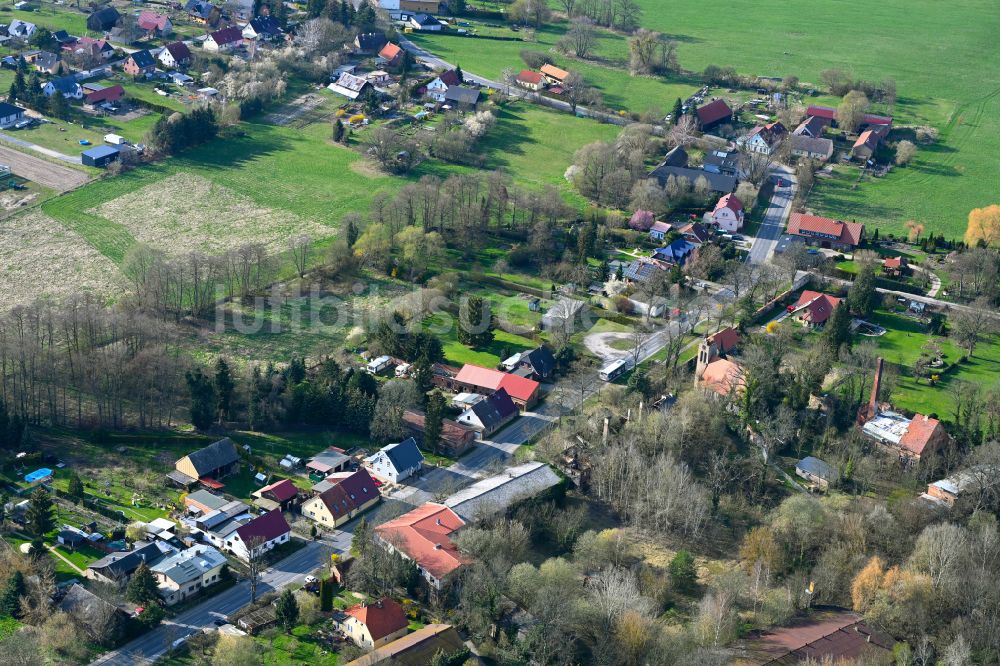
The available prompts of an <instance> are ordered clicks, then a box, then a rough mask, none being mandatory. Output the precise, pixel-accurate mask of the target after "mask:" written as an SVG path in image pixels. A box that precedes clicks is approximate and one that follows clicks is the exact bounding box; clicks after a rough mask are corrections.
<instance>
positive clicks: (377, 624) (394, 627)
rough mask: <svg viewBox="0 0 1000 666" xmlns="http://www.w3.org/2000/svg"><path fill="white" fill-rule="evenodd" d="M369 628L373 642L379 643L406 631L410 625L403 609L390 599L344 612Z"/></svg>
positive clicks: (385, 598) (354, 607)
mask: <svg viewBox="0 0 1000 666" xmlns="http://www.w3.org/2000/svg"><path fill="white" fill-rule="evenodd" d="M344 612H345V613H347V614H348V615H350V616H351V617H353V618H355V619H357V620H358V621H359V622H360V623H361V624H363V625H365V626H366V627H368V633H369V634H371V637H372V640H373V641H378V640H381V639H383V638H385V637H386V636H388V635H389V634H394V633H396V632H397V631H399V630H400V629H405V628H406V626H407V625H408V624H409V623H410V622H409V620H407V619H406V613H404V612H403V607H402V606H400V605H399V604H397V603H396V602H395V601H393V600H392V599H390V598H389V597H382V598H381V599H380V600H378V601H377V602H375V603H373V604H358V605H356V606H351V607H350V608H348V609H347V610H346V611H344Z"/></svg>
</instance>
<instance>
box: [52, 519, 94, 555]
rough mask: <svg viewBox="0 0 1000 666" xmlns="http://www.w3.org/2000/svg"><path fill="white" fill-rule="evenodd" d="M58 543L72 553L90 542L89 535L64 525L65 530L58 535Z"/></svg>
mask: <svg viewBox="0 0 1000 666" xmlns="http://www.w3.org/2000/svg"><path fill="white" fill-rule="evenodd" d="M56 543H58V544H59V545H61V546H66V547H67V548H69V549H70V550H71V551H72V550H76V549H77V548H79V547H80V546H82V545H83V544H86V543H89V542H88V540H87V535H86V534H84V533H83V531H82V530H78V529H76V528H75V527H71V526H69V525H63V528H62V529H61V530H59V533H58V534H56Z"/></svg>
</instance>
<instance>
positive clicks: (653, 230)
mask: <svg viewBox="0 0 1000 666" xmlns="http://www.w3.org/2000/svg"><path fill="white" fill-rule="evenodd" d="M672 229H673V227H672V226H670V225H669V224H667V223H666V222H654V223H653V226H651V227H650V228H649V237H650V238H651V239H653V240H655V241H662V240H663V239H664V238H665V237H666V235H667V234H669V233H670V232H671V230H672Z"/></svg>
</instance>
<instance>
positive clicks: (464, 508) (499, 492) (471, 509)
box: [444, 462, 561, 522]
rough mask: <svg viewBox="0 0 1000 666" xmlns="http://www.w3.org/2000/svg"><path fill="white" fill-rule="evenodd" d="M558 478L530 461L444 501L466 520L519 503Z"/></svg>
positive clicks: (544, 465)
mask: <svg viewBox="0 0 1000 666" xmlns="http://www.w3.org/2000/svg"><path fill="white" fill-rule="evenodd" d="M560 481H561V479H560V478H559V475H558V474H556V473H555V472H554V471H553V470H552V468H551V467H549V466H548V465H546V464H545V463H540V462H529V463H524V464H523V465H516V466H514V467H510V468H508V469H506V470H504V471H503V472H502V473H500V474H497V475H496V476H491V477H489V478H488V479H483V480H482V481H477V482H476V483H474V484H472V485H471V486H469V487H468V488H465V489H463V490H460V491H458V492H457V493H455V494H454V495H452V496H451V497H449V498H448V499H446V500H445V501H444V505H445V506H447V507H448V508H450V509H451V510H452V511H454V512H455V513H457V514H458V515H459V516H460V517H461V518H462V519H464V520H466V521H469V522H471V521H473V520H477V519H479V518H484V517H488V516H490V515H493V514H497V513H502V512H504V511H506V510H507V509H508V508H510V507H511V506H512V505H514V504H516V503H517V502H520V501H522V500H525V499H528V498H530V497H534V496H536V495H538V494H539V493H542V492H544V491H546V490H548V489H549V488H552V487H554V486H557V485H559V483H560Z"/></svg>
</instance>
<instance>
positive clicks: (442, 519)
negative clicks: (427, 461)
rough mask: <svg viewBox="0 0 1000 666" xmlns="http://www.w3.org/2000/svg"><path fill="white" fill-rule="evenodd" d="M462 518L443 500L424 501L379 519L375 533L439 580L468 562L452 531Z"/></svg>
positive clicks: (458, 526)
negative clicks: (395, 516) (407, 509)
mask: <svg viewBox="0 0 1000 666" xmlns="http://www.w3.org/2000/svg"><path fill="white" fill-rule="evenodd" d="M464 525H465V521H464V520H462V519H461V518H459V517H458V514H456V513H455V512H454V511H452V510H451V509H449V508H448V507H446V506H444V505H443V504H435V503H433V502H427V503H426V504H423V505H421V506H419V507H417V508H416V509H414V510H413V511H410V512H409V513H406V514H403V515H402V516H400V517H399V518H396V519H395V520H390V521H389V522H387V523H382V524H381V525H379V526H378V527H376V528H375V533H376V534H378V535H379V537H380V538H381V539H382V540H384V541H387V542H388V543H389V544H391V545H392V546H393V547H394V548H396V549H397V550H399V551H401V552H403V553H404V554H405V555H406V556H407V557H409V558H410V559H411V560H413V561H414V562H416V563H417V564H418V565H419V566H420V567H421V568H423V569H424V570H426V571H428V572H430V574H431V575H432V576H434V577H435V578H437V579H438V580H441V579H442V578H444V577H445V576H447V575H448V574H450V573H451V572H453V571H455V570H456V569H458V568H459V567H460V566H462V565H463V564H465V563H466V562H467V560H466V558H465V557H463V556H462V554H461V553H459V552H458V548H457V547H456V546H455V544H454V543H453V542H452V540H451V535H452V534H453V533H454V532H456V531H457V530H458V529H460V528H461V527H463V526H464Z"/></svg>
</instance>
